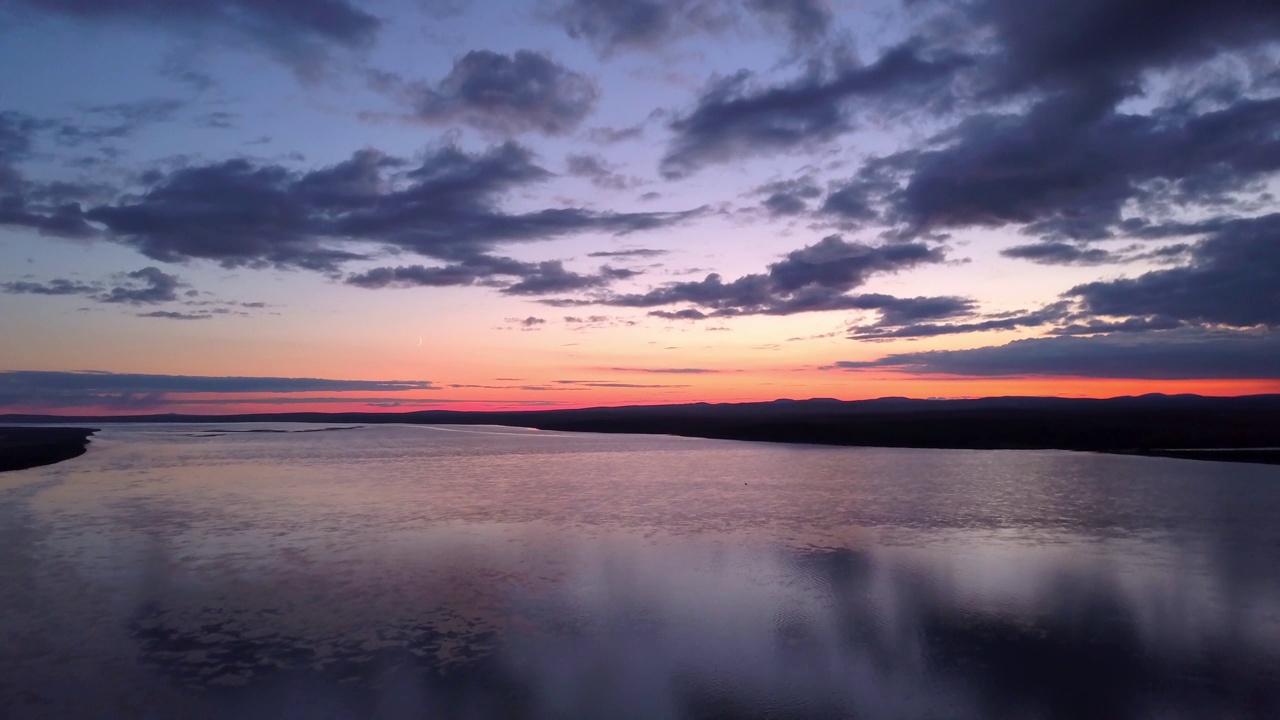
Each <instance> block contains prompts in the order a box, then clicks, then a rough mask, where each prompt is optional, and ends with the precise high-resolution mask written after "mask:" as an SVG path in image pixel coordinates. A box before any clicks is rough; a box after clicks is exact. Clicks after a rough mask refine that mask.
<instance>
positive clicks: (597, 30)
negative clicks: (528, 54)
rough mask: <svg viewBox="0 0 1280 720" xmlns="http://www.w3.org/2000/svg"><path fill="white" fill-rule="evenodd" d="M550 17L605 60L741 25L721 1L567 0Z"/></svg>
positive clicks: (560, 3) (728, 6)
mask: <svg viewBox="0 0 1280 720" xmlns="http://www.w3.org/2000/svg"><path fill="white" fill-rule="evenodd" d="M548 18H549V19H550V20H551V21H552V22H554V23H556V24H558V25H560V26H561V27H563V28H564V30H565V32H566V33H568V34H569V37H572V38H574V39H579V40H585V41H586V42H588V43H590V44H591V46H592V47H593V48H595V50H596V52H597V53H599V54H600V55H602V56H606V57H607V56H609V55H612V54H613V53H615V52H618V51H620V50H636V49H641V50H652V49H654V48H657V47H660V46H662V45H665V44H667V43H669V42H672V41H674V40H677V39H679V38H682V37H687V36H688V35H691V34H695V33H715V32H720V31H723V30H725V29H726V28H728V27H730V26H731V25H733V24H734V22H735V21H736V16H735V13H734V11H733V8H732V7H731V6H730V5H729V4H728V3H725V2H721V1H720V0H565V1H564V2H558V3H556V4H555V5H554V6H553V7H552V9H551V10H550V12H549V13H548Z"/></svg>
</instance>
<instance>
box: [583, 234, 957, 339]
mask: <svg viewBox="0 0 1280 720" xmlns="http://www.w3.org/2000/svg"><path fill="white" fill-rule="evenodd" d="M944 259H945V255H944V254H943V252H942V251H941V250H939V249H937V248H930V247H928V246H926V245H924V244H922V243H903V244H896V245H882V246H870V245H864V244H862V243H857V242H848V241H846V240H844V239H843V238H842V237H840V236H839V235H831V236H829V237H826V238H823V239H822V240H821V241H820V242H818V243H815V244H813V245H809V246H807V247H804V248H801V249H799V250H793V251H792V252H790V253H788V254H787V255H786V256H785V257H784V258H783V259H782V260H779V261H778V262H776V263H773V264H772V265H770V266H769V268H768V271H767V272H765V273H755V274H750V275H744V276H742V277H740V278H738V279H736V280H733V281H730V282H725V280H724V279H723V278H722V277H721V276H720V275H719V274H717V273H711V274H709V275H707V276H706V277H705V278H704V279H702V280H697V281H687V282H674V283H667V284H665V285H661V286H659V287H656V288H654V289H652V290H649V291H648V292H644V293H636V294H614V295H607V296H602V297H599V298H596V299H594V300H591V301H586V302H595V303H599V304H604V305H614V306H619V307H637V308H656V307H661V306H664V305H676V304H680V303H686V304H690V305H694V306H696V307H694V308H686V309H683V310H674V311H673V310H656V311H653V312H651V313H650V314H651V315H654V316H655V317H662V318H667V319H675V320H701V319H704V318H707V317H731V316H735V315H792V314H795V313H802V312H818V311H825V310H880V311H882V312H889V313H905V314H910V313H912V312H916V313H924V314H925V315H927V316H930V317H938V316H939V315H936V314H932V315H930V314H929V313H942V316H949V315H952V314H954V313H955V312H956V311H957V310H956V309H957V308H959V307H968V304H967V301H964V300H962V299H958V298H908V299H903V298H895V297H892V296H889V295H880V294H864V295H850V294H848V293H849V291H851V290H853V289H855V288H857V287H859V286H861V285H863V284H865V283H866V282H867V281H868V280H869V279H870V278H871V277H872V276H874V275H880V274H888V273H894V272H898V271H900V270H905V269H908V268H911V267H915V266H917V265H921V264H930V263H938V262H942V261H943V260H944ZM699 308H701V309H699Z"/></svg>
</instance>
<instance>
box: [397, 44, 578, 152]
mask: <svg viewBox="0 0 1280 720" xmlns="http://www.w3.org/2000/svg"><path fill="white" fill-rule="evenodd" d="M373 80H374V86H375V87H377V88H379V89H384V90H390V91H393V92H394V94H396V95H398V96H400V97H401V98H402V99H404V100H405V101H406V102H408V103H409V104H411V106H412V108H413V117H415V118H417V119H418V120H421V121H423V122H427V123H432V124H448V123H463V124H467V125H471V126H472V127H475V128H478V129H481V130H485V131H489V132H494V133H499V134H514V133H522V132H540V133H544V134H546V135H563V134H565V133H567V132H570V131H572V130H574V129H575V128H577V127H578V125H579V124H580V123H581V122H582V120H583V119H584V118H586V116H587V115H588V114H590V112H591V110H592V109H593V108H594V107H595V103H596V98H597V97H598V96H599V90H598V89H597V88H596V85H595V83H593V82H592V81H591V80H590V79H589V78H588V77H587V76H585V75H583V74H581V73H577V72H574V71H572V70H569V69H567V68H565V67H564V66H563V65H560V64H558V63H556V62H554V61H552V60H551V59H550V58H548V57H547V56H546V55H543V54H541V53H537V52H533V51H531V50H519V51H516V52H515V53H514V54H513V55H503V54H501V53H496V52H491V51H489V50H473V51H471V52H469V53H467V54H466V55H463V56H462V57H460V58H458V59H457V60H456V61H455V62H454V64H453V69H452V70H451V71H450V72H449V74H448V75H446V76H445V77H444V79H442V80H441V81H440V82H439V83H437V84H435V85H434V86H432V85H428V84H426V83H421V82H406V81H404V80H402V79H400V78H398V77H397V76H394V75H391V74H388V73H375V74H374V75H373Z"/></svg>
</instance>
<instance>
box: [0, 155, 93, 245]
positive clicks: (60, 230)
mask: <svg viewBox="0 0 1280 720" xmlns="http://www.w3.org/2000/svg"><path fill="white" fill-rule="evenodd" d="M0 169H2V168H0ZM0 225H16V226H18V227H27V228H31V229H33V230H36V231H38V232H39V233H40V234H41V235H51V236H54V237H63V238H69V239H73V240H80V239H85V238H91V237H94V236H96V235H98V230H97V229H96V228H94V227H93V226H92V225H90V224H89V223H88V222H87V221H86V220H85V215H84V212H83V210H82V209H81V207H80V203H64V204H58V205H47V204H43V203H29V202H28V201H27V200H26V199H25V198H23V197H20V196H9V197H4V196H2V195H0Z"/></svg>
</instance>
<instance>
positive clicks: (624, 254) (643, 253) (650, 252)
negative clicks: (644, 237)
mask: <svg viewBox="0 0 1280 720" xmlns="http://www.w3.org/2000/svg"><path fill="white" fill-rule="evenodd" d="M667 253H668V251H667V250H654V249H652V248H635V249H633V250H597V251H596V252H589V253H587V257H594V258H601V257H603V258H655V257H661V256H663V255H666V254H667Z"/></svg>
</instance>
